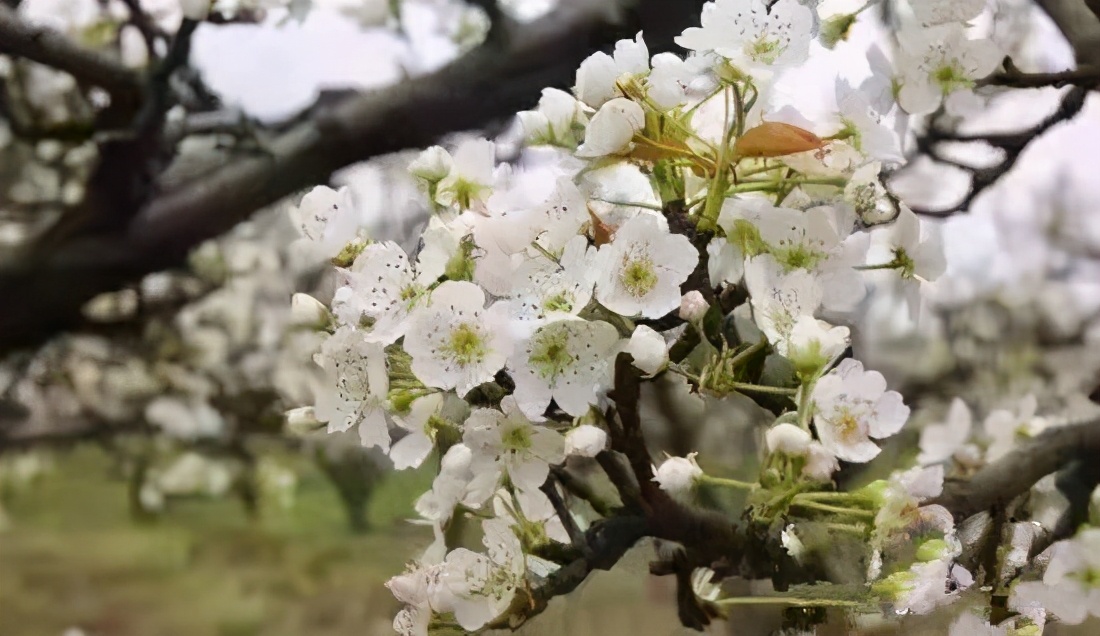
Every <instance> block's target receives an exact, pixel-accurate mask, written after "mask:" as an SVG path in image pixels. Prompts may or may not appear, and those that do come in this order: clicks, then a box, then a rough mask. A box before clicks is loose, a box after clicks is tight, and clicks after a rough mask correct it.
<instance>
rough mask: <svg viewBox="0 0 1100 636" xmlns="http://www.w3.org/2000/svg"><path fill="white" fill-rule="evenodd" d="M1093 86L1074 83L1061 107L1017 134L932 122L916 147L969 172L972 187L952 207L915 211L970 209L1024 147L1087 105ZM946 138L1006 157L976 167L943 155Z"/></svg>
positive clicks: (938, 213) (935, 213)
mask: <svg viewBox="0 0 1100 636" xmlns="http://www.w3.org/2000/svg"><path fill="white" fill-rule="evenodd" d="M1093 87H1095V84H1091V85H1089V86H1085V85H1077V86H1074V87H1073V88H1071V89H1070V90H1068V91H1066V93H1065V95H1063V96H1062V101H1061V102H1060V103H1059V104H1058V108H1057V109H1056V110H1055V111H1054V112H1053V113H1051V114H1050V115H1048V116H1047V117H1046V118H1044V119H1043V120H1042V121H1040V122H1039V123H1038V124H1036V125H1035V126H1032V127H1031V128H1029V129H1027V130H1023V131H1020V132H1016V133H1001V134H990V135H959V134H955V133H951V132H947V131H943V130H939V129H938V128H936V126H935V122H933V124H932V125H931V126H930V130H929V131H928V133H926V134H925V135H922V136H920V137H918V138H917V149H918V150H919V151H920V152H923V153H925V154H926V155H928V157H929V158H931V159H932V160H934V161H936V162H939V163H942V164H945V165H950V166H954V167H956V168H958V169H960V170H963V171H965V172H968V173H970V186H969V187H968V188H967V191H966V195H965V196H963V198H962V200H960V201H959V202H958V203H956V204H955V205H953V206H951V207H949V208H938V209H930V208H921V207H917V206H913V211H914V212H916V213H917V214H924V215H928V216H941V217H945V216H951V215H952V214H956V213H958V212H964V211H966V210H968V209H970V206H971V204H973V203H974V200H975V199H976V198H977V197H978V195H980V194H981V193H982V192H984V191H985V190H986V189H987V188H989V187H990V186H992V185H993V184H995V183H996V182H997V181H999V180H1000V178H1001V177H1003V176H1004V175H1005V174H1007V173H1008V172H1009V171H1010V170H1012V168H1013V167H1014V166H1015V165H1016V162H1017V161H1019V159H1020V155H1021V154H1023V152H1024V150H1025V149H1026V148H1027V147H1028V146H1029V145H1030V144H1031V142H1032V141H1034V140H1035V139H1036V138H1038V137H1040V136H1042V135H1044V134H1045V133H1046V132H1047V131H1049V130H1050V129H1051V128H1053V127H1055V126H1056V125H1058V124H1060V123H1062V122H1066V121H1069V120H1071V119H1073V118H1074V117H1076V116H1077V115H1078V114H1079V113H1080V112H1081V110H1082V109H1083V108H1084V106H1085V100H1086V98H1087V97H1088V94H1089V92H1090V90H1091V89H1092V88H1093ZM945 141H950V142H963V143H977V142H982V143H985V144H987V145H989V146H992V147H994V148H997V149H999V150H1001V151H1003V152H1004V158H1003V159H1001V161H1000V162H998V163H997V164H996V165H993V166H990V167H982V168H976V167H973V166H968V165H966V164H963V163H959V162H957V161H954V160H951V159H949V158H946V157H944V156H943V155H942V154H940V152H939V149H938V146H939V144H940V143H941V142H945Z"/></svg>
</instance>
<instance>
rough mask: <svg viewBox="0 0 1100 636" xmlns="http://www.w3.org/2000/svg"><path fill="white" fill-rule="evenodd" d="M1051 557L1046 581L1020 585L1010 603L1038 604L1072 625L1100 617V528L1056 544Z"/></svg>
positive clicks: (1085, 530) (1045, 577) (1086, 530)
mask: <svg viewBox="0 0 1100 636" xmlns="http://www.w3.org/2000/svg"><path fill="white" fill-rule="evenodd" d="M1051 553H1052V554H1051V557H1050V562H1049V563H1048V564H1047V568H1046V572H1045V573H1044V574H1043V580H1042V581H1025V582H1020V583H1017V584H1016V585H1015V586H1013V588H1012V598H1011V600H1010V603H1011V604H1012V605H1014V606H1017V605H1023V604H1024V603H1027V602H1031V603H1036V604H1038V605H1040V606H1042V607H1044V608H1046V609H1047V610H1048V611H1049V612H1050V613H1051V614H1054V615H1055V616H1057V617H1058V619H1060V620H1061V621H1062V622H1064V623H1067V624H1069V625H1079V624H1081V623H1082V622H1084V621H1085V619H1086V618H1088V617H1089V616H1090V615H1091V616H1100V585H1097V584H1096V582H1097V580H1098V579H1097V576H1096V575H1097V572H1100V528H1085V529H1083V530H1081V531H1080V532H1078V533H1077V534H1076V535H1075V536H1074V537H1073V538H1071V539H1068V540H1066V541H1061V542H1059V543H1057V544H1055V545H1054V546H1053V548H1052V549H1051Z"/></svg>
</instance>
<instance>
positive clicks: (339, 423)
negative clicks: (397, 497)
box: [316, 327, 390, 450]
mask: <svg viewBox="0 0 1100 636" xmlns="http://www.w3.org/2000/svg"><path fill="white" fill-rule="evenodd" d="M317 362H318V363H319V364H320V365H321V368H323V369H324V371H325V378H326V380H327V383H326V384H325V386H324V390H323V391H321V392H320V394H319V395H318V396H317V405H316V415H317V419H319V420H321V421H322V422H328V431H329V432H330V433H334V432H341V431H346V430H348V429H349V428H351V427H353V426H358V430H359V441H360V442H361V443H362V444H363V446H377V447H379V448H381V449H382V450H388V449H389V447H390V434H389V425H388V420H389V417H388V416H387V414H386V408H385V406H386V399H387V394H388V393H389V387H390V380H389V375H388V372H387V370H386V354H385V351H384V350H383V348H382V345H380V344H376V343H369V342H367V341H366V339H365V338H364V337H363V334H362V333H361V332H359V331H357V330H355V329H352V328H351V327H341V328H340V329H337V330H336V333H334V334H332V336H330V337H329V338H328V339H327V340H325V342H324V344H323V345H321V352H320V353H319V354H318V355H317Z"/></svg>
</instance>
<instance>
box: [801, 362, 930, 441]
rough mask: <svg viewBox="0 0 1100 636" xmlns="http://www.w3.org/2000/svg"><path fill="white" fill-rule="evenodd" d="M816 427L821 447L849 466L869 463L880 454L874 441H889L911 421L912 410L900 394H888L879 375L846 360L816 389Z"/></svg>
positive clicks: (889, 392) (827, 375)
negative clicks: (851, 463)
mask: <svg viewBox="0 0 1100 636" xmlns="http://www.w3.org/2000/svg"><path fill="white" fill-rule="evenodd" d="M812 400H813V403H814V423H815V428H816V430H817V435H818V437H819V438H820V439H821V443H822V444H824V445H825V447H826V448H827V449H829V451H830V452H832V453H833V454H834V455H836V456H837V457H839V458H840V459H843V460H845V461H849V462H867V461H871V460H872V459H874V458H875V456H876V455H878V454H879V450H880V449H879V447H878V446H877V445H875V443H874V442H872V441H871V438H876V439H881V438H884V437H889V436H891V435H893V434H895V433H897V432H898V431H899V430H901V427H902V426H904V425H905V422H906V420H908V419H909V407H908V406H905V404H903V403H902V400H901V395H900V394H899V393H898V392H897V391H887V390H886V379H885V378H883V377H882V374H881V373H878V372H877V371H864V370H863V363H861V362H859V361H858V360H852V359H848V360H844V361H842V362H841V363H840V364H839V365H837V367H836V368H835V369H833V370H832V371H831V372H829V373H828V374H826V375H825V376H824V377H822V378H821V379H820V380H818V381H817V384H816V385H815V386H814V389H813V394H812Z"/></svg>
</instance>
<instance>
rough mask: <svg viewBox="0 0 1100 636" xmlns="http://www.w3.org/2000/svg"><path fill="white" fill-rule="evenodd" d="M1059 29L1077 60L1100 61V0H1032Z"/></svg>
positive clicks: (1086, 61)
mask: <svg viewBox="0 0 1100 636" xmlns="http://www.w3.org/2000/svg"><path fill="white" fill-rule="evenodd" d="M1035 4H1037V5H1039V8H1041V9H1042V10H1043V11H1045V12H1046V14H1047V15H1049V16H1050V19H1051V20H1053V21H1054V24H1055V26H1057V27H1058V30H1060V31H1061V32H1062V35H1064V36H1065V38H1066V40H1067V41H1068V42H1069V44H1070V46H1072V47H1073V50H1074V52H1075V53H1076V57H1077V62H1078V63H1079V64H1093V65H1097V64H1100V1H1098V0H1035Z"/></svg>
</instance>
